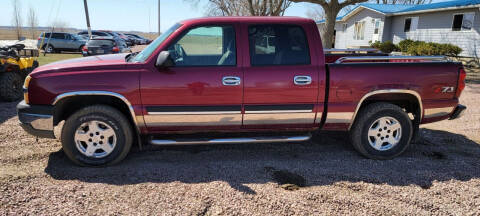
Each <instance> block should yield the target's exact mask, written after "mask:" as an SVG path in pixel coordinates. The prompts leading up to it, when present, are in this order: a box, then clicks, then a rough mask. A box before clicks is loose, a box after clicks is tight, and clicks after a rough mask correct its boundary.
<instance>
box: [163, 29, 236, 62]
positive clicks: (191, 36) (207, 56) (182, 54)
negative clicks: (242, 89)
mask: <svg viewBox="0 0 480 216" xmlns="http://www.w3.org/2000/svg"><path fill="white" fill-rule="evenodd" d="M168 51H169V52H170V56H171V57H172V59H173V60H174V62H175V66H233V65H236V60H237V57H236V47H235V30H234V28H233V27H232V26H202V27H197V28H193V29H190V30H189V31H188V32H187V33H186V34H184V35H183V36H181V38H180V39H179V40H177V42H175V43H174V44H172V45H170V46H169V47H168Z"/></svg>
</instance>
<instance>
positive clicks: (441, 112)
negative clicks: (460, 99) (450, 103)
mask: <svg viewBox="0 0 480 216" xmlns="http://www.w3.org/2000/svg"><path fill="white" fill-rule="evenodd" d="M454 108H455V107H441V108H430V109H425V118H434V117H440V116H446V115H448V114H450V113H452V111H453V109H454Z"/></svg>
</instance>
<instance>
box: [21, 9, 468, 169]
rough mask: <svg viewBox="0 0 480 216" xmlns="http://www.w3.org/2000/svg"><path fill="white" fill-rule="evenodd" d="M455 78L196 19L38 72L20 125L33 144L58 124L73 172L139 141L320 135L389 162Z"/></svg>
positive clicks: (228, 20)
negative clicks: (136, 47)
mask: <svg viewBox="0 0 480 216" xmlns="http://www.w3.org/2000/svg"><path fill="white" fill-rule="evenodd" d="M265 38H268V39H269V43H266V44H268V47H265V43H263V42H262V41H263V40H264V39H265ZM270 40H272V41H271V42H270ZM376 61H378V62H376ZM411 62H413V63H411ZM465 76H466V75H465V71H464V70H463V67H462V64H461V63H458V62H451V61H447V60H445V58H443V57H438V56H436V57H414V56H354V57H349V56H346V57H342V58H340V59H337V60H336V61H335V63H326V62H325V55H324V51H323V48H322V43H321V39H320V34H319V32H318V28H317V26H316V24H315V22H314V21H313V20H309V19H303V18H292V17H242V18H238V17H235V18H232V17H218V18H200V19H193V20H187V21H183V22H181V23H179V24H176V25H174V26H173V27H171V28H170V29H169V30H167V31H166V32H165V33H164V34H162V35H161V36H160V37H158V38H157V39H156V40H155V41H154V42H152V43H151V44H150V45H149V46H147V47H146V48H145V49H144V50H143V51H141V52H140V53H134V54H114V55H105V56H95V57H87V58H83V59H72V60H66V61H60V62H56V63H52V64H49V65H45V66H42V67H39V68H37V69H36V70H35V71H34V72H33V73H32V74H31V75H30V76H29V77H28V78H27V81H28V82H26V83H25V86H24V88H25V100H24V101H23V102H21V103H20V104H19V105H18V106H17V109H18V115H19V120H20V122H21V125H22V127H23V128H24V129H25V130H26V131H27V132H29V133H30V134H33V135H35V136H39V137H47V138H54V133H53V127H54V126H55V125H57V124H59V122H61V121H64V120H65V123H64V124H63V130H62V132H61V140H62V146H63V150H64V152H65V153H66V155H67V156H68V157H69V158H70V159H71V160H72V161H74V162H75V163H77V164H80V165H90V166H97V165H105V164H113V163H116V162H119V161H120V160H122V159H123V158H124V157H125V156H126V155H127V154H128V152H129V150H130V147H131V146H132V144H133V143H134V142H137V143H138V144H139V145H142V142H141V140H144V141H146V142H148V143H150V144H153V145H178V144H180V145H182V144H199V143H206V144H214V143H251V142H297V141H305V140H308V139H310V137H311V135H310V134H311V133H312V132H315V131H318V130H338V131H349V133H350V138H351V142H352V144H353V146H354V147H355V149H356V150H358V152H360V153H361V154H362V155H364V156H365V157H368V158H372V159H391V158H393V157H396V156H398V155H400V154H401V153H402V152H404V151H405V150H406V149H407V148H408V146H409V143H410V141H411V140H412V137H414V136H415V134H416V133H417V131H418V128H419V125H420V124H423V123H430V122H435V121H440V120H444V119H456V118H458V117H459V116H460V115H461V114H462V113H463V111H464V110H465V109H466V107H465V106H462V105H459V103H458V101H459V100H458V98H459V97H460V94H461V92H462V90H463V89H464V87H465ZM212 132H215V133H212ZM270 132H272V133H270ZM185 134H189V135H185ZM268 134H271V135H268Z"/></svg>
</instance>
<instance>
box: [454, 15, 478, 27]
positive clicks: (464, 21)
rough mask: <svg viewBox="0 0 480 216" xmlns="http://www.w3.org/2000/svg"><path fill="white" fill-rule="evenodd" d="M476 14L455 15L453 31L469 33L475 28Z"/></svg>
mask: <svg viewBox="0 0 480 216" xmlns="http://www.w3.org/2000/svg"><path fill="white" fill-rule="evenodd" d="M474 17H475V13H465V14H455V15H453V24H452V31H462V30H463V31H469V30H472V27H473V19H474Z"/></svg>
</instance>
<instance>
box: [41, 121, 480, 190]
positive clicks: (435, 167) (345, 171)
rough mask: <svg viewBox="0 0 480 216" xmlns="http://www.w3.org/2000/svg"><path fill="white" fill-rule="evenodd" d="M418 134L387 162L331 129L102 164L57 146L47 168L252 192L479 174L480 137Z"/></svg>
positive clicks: (107, 179) (113, 180)
mask: <svg viewBox="0 0 480 216" xmlns="http://www.w3.org/2000/svg"><path fill="white" fill-rule="evenodd" d="M420 132H421V138H420V139H419V140H420V141H419V142H416V143H414V144H412V145H411V147H410V148H409V149H408V150H407V151H406V152H405V153H404V154H403V155H402V156H400V157H398V158H395V159H393V160H388V161H377V160H369V159H365V158H363V157H362V156H360V155H359V154H358V153H356V152H355V151H354V149H353V148H352V147H351V145H350V144H349V142H348V138H347V137H348V136H347V134H346V133H332V132H329V133H321V134H319V135H318V136H316V137H315V138H314V139H313V140H312V141H309V142H304V143H297V144H292V143H290V144H288V143H287V144H248V145H216V146H211V145H210V146H175V147H152V148H151V149H149V150H148V151H142V152H138V151H137V152H133V153H131V154H130V155H129V156H128V157H127V158H126V159H125V160H124V161H123V162H121V163H120V164H118V165H115V166H110V167H104V168H86V167H78V166H75V165H73V164H72V163H71V162H70V161H69V160H68V158H67V157H66V156H65V155H64V153H63V152H62V151H61V150H60V151H58V152H54V153H52V154H51V155H50V156H49V160H48V165H47V167H46V168H45V172H46V173H47V174H48V175H50V176H51V177H52V178H54V179H57V180H79V181H84V182H91V183H106V184H113V185H129V184H138V183H144V182H154V183H166V182H175V181H179V182H183V183H208V182H213V181H223V182H227V183H228V184H229V185H230V186H231V187H232V188H234V189H236V190H237V191H241V192H244V193H249V194H255V191H254V190H253V189H251V188H250V187H249V186H248V184H263V183H267V182H274V183H275V182H276V183H278V184H289V183H290V184H294V186H297V185H298V186H300V187H302V186H306V187H308V186H319V185H336V186H342V185H345V184H344V182H352V183H355V182H367V183H373V184H388V185H392V186H406V185H417V186H419V187H421V188H423V189H428V188H430V186H431V185H432V183H433V182H434V181H449V180H458V181H468V180H470V179H472V178H480V144H479V143H477V142H475V141H472V140H470V139H468V138H466V137H465V136H463V135H460V134H453V133H450V132H446V131H438V130H430V129H421V130H420ZM353 186H354V187H357V185H353ZM345 187H352V186H351V185H350V186H345ZM358 187H363V186H362V185H361V184H360V185H358ZM357 189H359V188H356V190H357ZM360 189H361V188H360Z"/></svg>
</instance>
